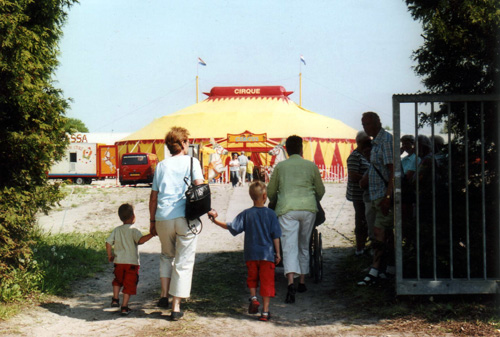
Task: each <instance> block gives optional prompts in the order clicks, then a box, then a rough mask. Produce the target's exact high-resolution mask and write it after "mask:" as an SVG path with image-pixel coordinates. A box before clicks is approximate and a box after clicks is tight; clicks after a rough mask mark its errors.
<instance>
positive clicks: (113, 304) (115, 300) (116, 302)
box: [111, 297, 120, 308]
mask: <svg viewBox="0 0 500 337" xmlns="http://www.w3.org/2000/svg"><path fill="white" fill-rule="evenodd" d="M119 306H120V299H119V298H114V297H112V298H111V308H118V307H119Z"/></svg>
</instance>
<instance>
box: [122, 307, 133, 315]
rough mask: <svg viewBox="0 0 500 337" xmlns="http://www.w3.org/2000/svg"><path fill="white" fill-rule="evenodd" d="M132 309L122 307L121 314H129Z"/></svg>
mask: <svg viewBox="0 0 500 337" xmlns="http://www.w3.org/2000/svg"><path fill="white" fill-rule="evenodd" d="M131 311H132V309H130V308H129V307H122V309H121V310H120V314H121V315H122V316H127V315H128V314H130V312H131Z"/></svg>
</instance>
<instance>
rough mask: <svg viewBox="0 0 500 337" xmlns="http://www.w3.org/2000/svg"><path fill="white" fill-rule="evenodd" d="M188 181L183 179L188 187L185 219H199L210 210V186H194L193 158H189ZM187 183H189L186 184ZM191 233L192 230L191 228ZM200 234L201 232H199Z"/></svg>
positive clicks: (186, 178)
mask: <svg viewBox="0 0 500 337" xmlns="http://www.w3.org/2000/svg"><path fill="white" fill-rule="evenodd" d="M189 178H190V179H189V180H188V177H185V178H184V182H185V183H186V184H187V185H188V189H187V191H186V193H185V195H186V219H187V220H188V224H189V220H195V219H199V218H200V217H201V216H202V215H203V214H206V213H208V211H210V209H211V200H210V186H209V185H208V184H201V185H194V184H193V183H192V180H193V157H191V167H190V177H189ZM188 181H189V183H188ZM190 229H191V231H192V230H193V228H191V227H190ZM200 232H201V230H200Z"/></svg>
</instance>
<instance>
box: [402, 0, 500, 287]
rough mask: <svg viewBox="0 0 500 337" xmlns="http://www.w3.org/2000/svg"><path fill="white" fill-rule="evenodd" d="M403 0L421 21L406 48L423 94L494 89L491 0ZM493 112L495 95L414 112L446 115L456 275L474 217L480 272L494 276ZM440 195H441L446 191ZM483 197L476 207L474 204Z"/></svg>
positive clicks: (499, 33)
mask: <svg viewBox="0 0 500 337" xmlns="http://www.w3.org/2000/svg"><path fill="white" fill-rule="evenodd" d="M405 1H406V4H407V5H408V8H409V11H410V13H411V15H412V16H413V18H414V19H415V20H418V21H420V22H421V23H422V27H423V35H422V36H423V38H424V43H423V45H422V46H421V47H420V48H419V49H417V50H416V51H415V52H414V53H413V59H414V60H415V61H416V62H417V66H416V67H415V72H416V74H417V75H419V76H421V77H422V78H423V81H422V82H423V84H424V85H425V86H426V88H427V89H428V90H429V93H432V94H499V93H500V1H499V0H446V1H444V0H435V1H431V0H405ZM498 111H499V109H498V102H483V104H479V103H472V102H467V104H463V103H454V104H452V105H451V106H450V110H448V107H447V106H445V105H443V106H441V107H440V108H439V109H438V110H437V111H436V112H435V114H434V115H432V114H429V113H420V126H423V125H425V124H431V123H438V122H440V121H446V122H447V124H446V126H445V130H446V131H447V132H449V133H451V134H452V135H453V140H452V144H451V146H450V149H451V151H448V147H445V148H444V155H445V157H446V158H450V160H452V162H451V167H450V171H451V177H452V178H453V182H452V185H451V186H452V200H453V209H452V210H451V213H452V214H454V215H455V216H454V217H453V227H454V229H453V235H454V238H453V240H454V241H453V245H454V254H455V255H454V257H455V263H456V264H455V270H456V271H457V273H458V274H460V273H462V274H461V277H464V275H465V277H466V276H467V273H466V272H464V271H463V269H464V268H465V267H464V266H467V256H466V255H465V254H464V253H463V251H464V250H463V249H461V247H460V246H459V243H460V242H462V241H464V237H466V236H467V235H470V236H471V242H474V240H473V239H472V238H473V237H474V236H475V237H476V238H477V239H481V237H480V236H481V235H482V234H481V233H482V231H481V230H480V226H481V224H480V219H485V225H486V232H487V233H488V236H487V238H486V239H485V240H486V245H487V259H486V260H487V263H488V264H489V265H488V274H489V276H492V275H496V276H498V275H500V270H499V269H498V265H496V264H494V261H495V260H496V257H497V256H498V240H497V238H498V230H499V228H498V217H497V215H498V211H497V209H498V201H497V202H495V200H497V197H498V191H499V182H498V167H497V166H496V164H497V163H498V155H499V153H498V132H499V130H498V129H497V126H498V118H500V117H499V116H498ZM483 113H484V115H483ZM483 116H484V117H483ZM447 165H448V162H446V163H445V164H444V165H442V168H441V173H442V175H441V176H442V177H443V178H445V179H443V180H444V181H446V182H448V167H447ZM483 170H484V171H483ZM483 172H484V174H485V175H484V178H483V176H482V173H483ZM482 184H484V186H485V188H484V190H483V186H482ZM466 188H467V189H468V192H467V193H468V196H469V198H470V202H469V201H468V199H467V195H466V192H465V190H466ZM483 198H484V199H483ZM445 199H446V200H448V196H447V195H446V197H445ZM483 200H485V204H484V206H483V205H481V202H482V201H483ZM483 207H484V210H483ZM466 209H467V210H468V211H469V212H470V216H469V219H470V221H471V223H470V228H471V229H472V230H470V231H469V230H468V229H467V228H468V226H469V224H468V223H466V222H467V221H468V220H469V219H466V217H464V216H458V215H461V214H464V210H466ZM439 211H441V212H443V213H445V216H448V210H447V209H445V208H440V209H439ZM443 223H447V222H446V221H443ZM430 235H432V233H430ZM424 237H426V236H425V234H424ZM428 237H429V236H428ZM478 237H479V238H478ZM446 245H449V243H447V242H446V244H445V246H446ZM448 247H449V246H448ZM444 251H447V250H444ZM470 254H471V255H476V256H480V255H481V254H482V251H481V249H480V247H472V248H471V252H470ZM438 259H439V257H438ZM444 260H446V258H445V259H444ZM482 267H483V266H482V265H480V264H477V265H472V266H471V269H472V274H475V275H476V276H477V275H481V272H482ZM459 270H460V271H459ZM493 272H494V274H493ZM455 276H456V275H455Z"/></svg>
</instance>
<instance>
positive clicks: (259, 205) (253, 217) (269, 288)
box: [208, 181, 281, 321]
mask: <svg viewBox="0 0 500 337" xmlns="http://www.w3.org/2000/svg"><path fill="white" fill-rule="evenodd" d="M249 193H250V197H251V198H252V200H253V205H254V206H253V207H252V208H249V209H246V210H244V211H243V212H241V213H240V214H238V215H237V216H236V218H235V219H234V220H233V222H228V223H225V222H221V221H219V220H217V219H216V218H217V211H215V210H211V211H210V212H208V217H209V218H210V220H212V222H213V223H215V224H216V225H218V226H220V227H222V228H224V229H228V230H229V232H230V233H231V234H233V235H234V236H236V235H238V234H240V233H241V232H245V245H244V254H245V261H246V265H247V269H248V278H247V285H248V288H250V306H249V308H248V313H250V314H256V313H258V312H259V306H260V303H259V301H258V300H257V287H258V286H259V282H260V295H261V296H262V301H263V308H262V314H261V316H260V318H259V319H260V320H261V321H269V320H270V319H271V313H270V311H269V302H270V298H271V297H274V295H275V289H274V268H275V264H278V263H279V262H280V261H281V256H280V249H279V244H280V237H281V228H280V224H279V221H278V217H277V216H276V213H274V211H273V210H271V209H270V208H267V207H265V203H266V200H267V190H266V185H265V184H264V183H263V182H261V181H255V182H253V183H252V184H251V185H250V188H249Z"/></svg>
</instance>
